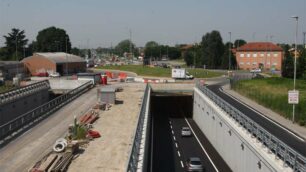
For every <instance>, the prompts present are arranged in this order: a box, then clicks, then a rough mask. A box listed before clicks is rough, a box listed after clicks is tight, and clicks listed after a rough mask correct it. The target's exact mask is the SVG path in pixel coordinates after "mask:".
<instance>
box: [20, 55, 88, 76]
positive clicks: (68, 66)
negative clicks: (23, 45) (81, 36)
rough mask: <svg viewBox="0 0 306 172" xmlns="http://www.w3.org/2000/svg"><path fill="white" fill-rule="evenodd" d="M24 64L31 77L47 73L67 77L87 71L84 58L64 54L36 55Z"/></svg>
mask: <svg viewBox="0 0 306 172" xmlns="http://www.w3.org/2000/svg"><path fill="white" fill-rule="evenodd" d="M22 62H23V63H24V64H25V66H26V68H27V69H28V71H29V72H30V73H31V75H38V74H39V73H46V72H47V73H54V72H58V73H59V74H60V75H66V74H75V73H78V72H85V71H86V61H85V60H84V59H83V58H81V57H79V56H75V55H72V54H66V53H62V52H56V53H34V54H33V56H30V57H27V58H25V59H23V60H22Z"/></svg>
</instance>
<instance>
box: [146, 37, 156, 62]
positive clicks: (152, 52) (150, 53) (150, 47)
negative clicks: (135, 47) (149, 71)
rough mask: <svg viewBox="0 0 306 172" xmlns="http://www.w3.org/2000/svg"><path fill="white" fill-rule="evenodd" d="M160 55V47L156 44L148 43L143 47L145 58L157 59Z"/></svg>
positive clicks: (153, 42)
mask: <svg viewBox="0 0 306 172" xmlns="http://www.w3.org/2000/svg"><path fill="white" fill-rule="evenodd" d="M159 54H160V47H159V45H158V43H157V42H155V41H149V42H147V43H146V45H145V57H146V58H148V57H151V58H152V57H158V56H159Z"/></svg>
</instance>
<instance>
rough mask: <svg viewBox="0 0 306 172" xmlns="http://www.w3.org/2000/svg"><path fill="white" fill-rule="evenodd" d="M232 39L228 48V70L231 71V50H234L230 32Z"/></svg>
mask: <svg viewBox="0 0 306 172" xmlns="http://www.w3.org/2000/svg"><path fill="white" fill-rule="evenodd" d="M228 33H229V37H230V42H229V45H228V46H229V47H228V70H229V71H230V70H231V54H232V53H231V51H232V50H231V49H232V32H228Z"/></svg>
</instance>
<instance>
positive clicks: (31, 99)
mask: <svg viewBox="0 0 306 172" xmlns="http://www.w3.org/2000/svg"><path fill="white" fill-rule="evenodd" d="M48 101H49V91H48V88H46V89H42V90H39V91H37V92H33V94H30V95H28V96H26V97H21V98H18V99H15V100H14V101H11V102H7V103H5V104H2V105H0V126H1V125H3V124H5V123H7V122H9V121H11V120H13V119H15V118H17V117H19V116H20V115H22V114H24V113H26V112H28V111H30V110H33V109H34V108H36V107H38V106H40V105H42V104H44V103H46V102H48Z"/></svg>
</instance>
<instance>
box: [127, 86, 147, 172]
mask: <svg viewBox="0 0 306 172" xmlns="http://www.w3.org/2000/svg"><path fill="white" fill-rule="evenodd" d="M150 91H151V88H150V86H149V85H148V84H147V86H146V89H145V92H144V96H143V98H142V106H141V109H140V114H139V117H138V124H137V128H136V131H135V134H134V142H133V146H132V149H131V152H130V157H129V161H128V165H127V170H126V171H127V172H136V171H137V170H138V169H139V168H140V169H141V171H147V170H146V169H147V168H148V167H147V161H148V153H149V151H148V140H149V133H150V117H149V114H148V111H147V109H148V106H149V105H148V104H149V99H150V97H149V96H150ZM143 136H145V138H146V140H143ZM140 156H142V157H141V158H140ZM140 161H141V163H142V164H140V165H139V162H140Z"/></svg>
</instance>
